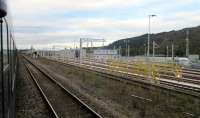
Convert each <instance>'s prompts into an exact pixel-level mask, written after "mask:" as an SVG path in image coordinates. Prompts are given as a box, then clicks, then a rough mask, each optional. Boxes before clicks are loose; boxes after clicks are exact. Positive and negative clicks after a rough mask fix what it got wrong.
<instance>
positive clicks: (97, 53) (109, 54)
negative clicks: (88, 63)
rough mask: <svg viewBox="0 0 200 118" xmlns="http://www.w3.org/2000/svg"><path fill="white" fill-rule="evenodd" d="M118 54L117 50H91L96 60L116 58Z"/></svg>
mask: <svg viewBox="0 0 200 118" xmlns="http://www.w3.org/2000/svg"><path fill="white" fill-rule="evenodd" d="M119 57H120V55H119V54H118V50H108V49H97V50H93V58H94V59H95V60H97V61H106V60H108V59H118V58H119Z"/></svg>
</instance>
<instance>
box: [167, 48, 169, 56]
mask: <svg viewBox="0 0 200 118" xmlns="http://www.w3.org/2000/svg"><path fill="white" fill-rule="evenodd" d="M168 56H169V47H168V46H167V57H168Z"/></svg>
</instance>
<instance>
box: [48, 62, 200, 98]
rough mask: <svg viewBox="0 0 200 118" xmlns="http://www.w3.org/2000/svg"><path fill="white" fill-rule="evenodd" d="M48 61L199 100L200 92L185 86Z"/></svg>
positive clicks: (86, 66)
mask: <svg viewBox="0 0 200 118" xmlns="http://www.w3.org/2000/svg"><path fill="white" fill-rule="evenodd" d="M50 60H51V61H55V62H58V63H61V64H64V65H65V66H67V65H70V66H75V67H78V69H84V71H92V72H96V73H97V74H100V76H105V77H108V76H109V77H108V78H110V79H113V78H118V80H120V81H121V80H122V81H127V80H128V81H130V82H138V83H141V84H146V85H152V86H155V87H159V88H163V89H167V90H172V91H176V92H179V93H184V94H187V95H192V96H195V97H199V98H200V94H197V93H200V90H199V89H196V88H195V87H191V88H190V86H187V85H180V84H176V83H171V82H167V81H163V80H161V81H160V84H154V83H151V82H150V81H148V80H147V79H145V77H144V76H140V75H130V74H128V75H125V76H121V75H120V76H119V75H118V74H119V72H118V73H115V74H111V73H108V71H111V72H114V71H115V70H109V69H106V68H104V69H106V70H104V71H98V69H99V70H100V69H103V68H99V67H95V68H91V67H92V66H91V65H84V64H81V65H82V66H80V63H74V62H73V63H64V62H60V61H57V60H53V59H50ZM83 65H84V66H85V67H84V66H83ZM93 67H94V66H93ZM124 74H127V72H124ZM107 75H108V76H107ZM135 78H137V79H135ZM178 89H181V90H178ZM191 90H192V91H191ZM191 92H195V93H191Z"/></svg>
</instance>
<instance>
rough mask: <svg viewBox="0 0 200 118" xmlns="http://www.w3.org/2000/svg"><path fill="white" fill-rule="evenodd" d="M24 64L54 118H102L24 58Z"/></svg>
mask: <svg viewBox="0 0 200 118" xmlns="http://www.w3.org/2000/svg"><path fill="white" fill-rule="evenodd" d="M24 64H25V66H26V68H27V70H28V72H29V74H30V75H31V77H32V79H33V80H34V82H35V83H36V85H37V87H38V88H39V90H40V92H41V94H42V96H43V97H44V98H45V100H46V102H47V104H48V105H49V107H50V108H51V110H52V112H53V114H54V116H55V117H56V118H102V116H100V115H99V114H98V113H96V112H95V111H94V110H93V109H91V108H90V107H89V106H88V105H86V104H85V103H84V102H83V101H82V100H81V99H79V98H78V97H76V96H75V95H74V94H73V93H71V92H70V91H68V90H67V89H66V88H65V87H64V86H62V84H61V83H59V82H58V81H56V80H55V79H54V78H52V77H51V76H50V75H48V74H46V73H45V72H44V71H42V70H41V69H40V68H39V67H38V66H36V65H34V64H33V63H32V62H31V61H30V60H28V59H27V58H26V57H24Z"/></svg>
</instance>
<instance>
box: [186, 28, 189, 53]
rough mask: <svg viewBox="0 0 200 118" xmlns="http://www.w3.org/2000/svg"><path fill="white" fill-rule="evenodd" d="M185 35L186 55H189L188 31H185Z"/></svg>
mask: <svg viewBox="0 0 200 118" xmlns="http://www.w3.org/2000/svg"><path fill="white" fill-rule="evenodd" d="M186 35H187V37H186V57H189V31H187V34H186Z"/></svg>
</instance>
